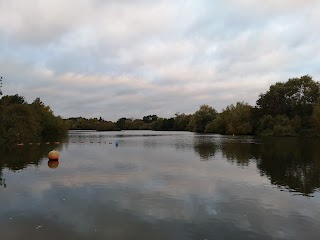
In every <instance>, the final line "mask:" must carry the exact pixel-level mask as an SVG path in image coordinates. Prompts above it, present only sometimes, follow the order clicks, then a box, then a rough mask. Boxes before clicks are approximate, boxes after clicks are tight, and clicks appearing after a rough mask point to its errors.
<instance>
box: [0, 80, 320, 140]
mask: <svg viewBox="0 0 320 240" xmlns="http://www.w3.org/2000/svg"><path fill="white" fill-rule="evenodd" d="M0 83H1V84H2V79H1V82H0ZM0 94H2V92H1V85H0ZM0 122H1V124H0V143H5V142H6V143H10V142H12V143H16V142H22V141H24V142H27V141H47V140H49V139H53V138H59V137H61V136H62V135H64V134H65V133H66V132H67V130H68V129H71V130H97V131H120V130H155V131H192V132H198V133H216V134H229V135H230V134H231V135H232V134H235V135H261V136H318V135H320V84H319V82H317V81H314V80H313V79H312V77H310V76H308V75H306V76H302V77H300V78H292V79H289V80H288V81H286V82H278V83H275V84H273V85H271V86H270V88H269V90H268V91H267V92H265V93H262V94H260V95H259V97H258V99H257V101H256V105H255V106H251V105H249V104H248V103H245V102H237V103H236V104H231V105H229V106H227V107H226V108H224V109H223V110H222V111H221V112H217V111H216V110H215V109H214V108H213V107H211V106H209V105H202V106H200V108H199V109H198V110H197V111H196V112H195V113H193V114H184V113H176V114H175V116H174V117H171V118H162V117H158V116H157V115H147V116H144V117H143V118H141V119H134V118H126V117H122V118H120V119H118V120H117V121H116V122H112V121H107V120H104V119H103V118H102V117H99V118H90V119H86V118H83V117H73V118H69V119H64V120H63V119H62V118H61V117H59V116H54V114H53V112H52V110H51V109H50V107H49V106H46V105H45V104H44V103H43V102H42V101H41V100H40V99H39V98H37V99H35V100H34V101H33V102H32V103H31V104H29V103H27V102H26V101H25V99H24V97H22V96H19V95H13V96H3V97H2V98H1V99H0Z"/></svg>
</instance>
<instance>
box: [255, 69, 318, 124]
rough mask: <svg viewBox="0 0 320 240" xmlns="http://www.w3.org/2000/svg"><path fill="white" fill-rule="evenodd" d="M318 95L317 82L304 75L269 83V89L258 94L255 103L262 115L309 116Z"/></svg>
mask: <svg viewBox="0 0 320 240" xmlns="http://www.w3.org/2000/svg"><path fill="white" fill-rule="evenodd" d="M319 97H320V84H319V82H316V81H314V80H313V79H312V77H310V76H308V75H305V76H302V77H300V78H291V79H289V80H288V81H287V82H285V83H281V82H278V83H276V84H274V85H271V86H270V88H269V91H267V92H266V93H264V94H260V96H259V99H258V100H257V102H256V104H257V107H258V108H259V109H260V111H261V112H262V114H263V115H271V116H276V115H286V116H288V117H289V118H292V117H294V116H295V115H298V116H301V117H309V116H311V114H312V112H313V108H314V105H315V103H316V101H317V99H318V98H319Z"/></svg>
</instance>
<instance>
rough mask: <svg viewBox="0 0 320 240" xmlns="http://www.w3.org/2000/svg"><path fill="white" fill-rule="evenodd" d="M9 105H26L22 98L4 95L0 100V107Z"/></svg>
mask: <svg viewBox="0 0 320 240" xmlns="http://www.w3.org/2000/svg"><path fill="white" fill-rule="evenodd" d="M11 104H27V102H26V101H25V100H24V97H23V96H19V95H18V94H16V95H6V96H3V97H2V98H1V99H0V105H11Z"/></svg>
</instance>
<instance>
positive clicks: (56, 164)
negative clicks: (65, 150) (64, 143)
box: [48, 160, 59, 169]
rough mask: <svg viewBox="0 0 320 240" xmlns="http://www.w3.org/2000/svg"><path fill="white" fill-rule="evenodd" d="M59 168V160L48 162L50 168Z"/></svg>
mask: <svg viewBox="0 0 320 240" xmlns="http://www.w3.org/2000/svg"><path fill="white" fill-rule="evenodd" d="M58 166H59V161H58V160H49V161H48V167H49V168H52V169H55V168H57V167H58Z"/></svg>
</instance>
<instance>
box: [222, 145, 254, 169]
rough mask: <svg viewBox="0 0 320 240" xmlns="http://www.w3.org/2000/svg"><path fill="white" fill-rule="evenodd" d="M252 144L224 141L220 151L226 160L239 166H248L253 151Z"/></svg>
mask: <svg viewBox="0 0 320 240" xmlns="http://www.w3.org/2000/svg"><path fill="white" fill-rule="evenodd" d="M253 147H254V145H253V144H250V143H239V142H238V143H237V142H228V141H225V142H223V143H222V144H221V151H222V154H223V156H224V157H225V158H227V161H230V162H231V163H236V164H237V165H239V166H248V165H249V162H250V159H251V158H252V153H253Z"/></svg>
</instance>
